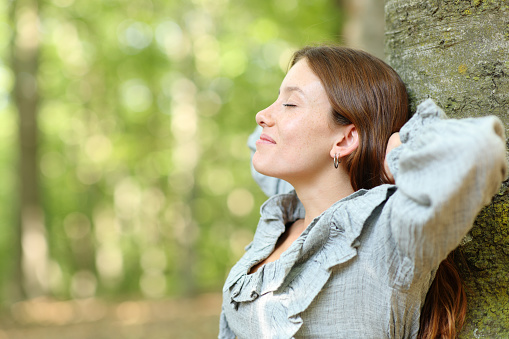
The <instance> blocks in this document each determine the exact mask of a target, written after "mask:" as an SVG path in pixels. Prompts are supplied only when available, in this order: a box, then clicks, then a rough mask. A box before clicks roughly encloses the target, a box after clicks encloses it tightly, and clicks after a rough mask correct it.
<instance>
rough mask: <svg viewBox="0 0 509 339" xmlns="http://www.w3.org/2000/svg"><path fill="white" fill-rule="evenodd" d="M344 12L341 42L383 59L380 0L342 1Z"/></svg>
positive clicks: (382, 19) (382, 18)
mask: <svg viewBox="0 0 509 339" xmlns="http://www.w3.org/2000/svg"><path fill="white" fill-rule="evenodd" d="M340 4H341V6H342V8H343V9H344V11H345V23H344V26H343V40H344V42H345V44H346V45H347V46H349V47H354V48H360V49H362V50H365V51H366V52H369V53H371V54H373V55H374V56H377V57H379V58H380V59H383V58H384V4H383V1H380V0H342V1H340Z"/></svg>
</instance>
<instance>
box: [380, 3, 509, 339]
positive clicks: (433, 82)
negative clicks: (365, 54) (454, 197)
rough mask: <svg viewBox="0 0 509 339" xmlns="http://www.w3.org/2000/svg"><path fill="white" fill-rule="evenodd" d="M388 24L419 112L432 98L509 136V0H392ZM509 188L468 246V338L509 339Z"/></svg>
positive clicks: (389, 51)
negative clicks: (489, 119)
mask: <svg viewBox="0 0 509 339" xmlns="http://www.w3.org/2000/svg"><path fill="white" fill-rule="evenodd" d="M385 18H386V27H385V35H386V39H385V53H386V58H387V62H388V63H389V64H390V65H391V66H392V67H394V68H395V69H396V71H397V72H398V73H399V74H400V76H401V78H402V79H403V81H404V82H405V83H406V85H407V87H408V90H409V94H410V98H411V106H412V109H413V110H415V107H416V106H417V105H418V103H419V102H421V101H422V100H423V99H426V98H428V97H430V98H432V99H433V100H435V101H436V102H437V103H438V104H439V105H440V106H441V107H442V108H443V109H444V110H445V112H446V113H447V114H448V115H449V116H450V117H453V118H464V117H475V116H485V115H497V116H498V117H499V118H500V119H502V121H503V122H504V125H505V128H506V135H509V133H508V132H509V131H508V128H509V60H508V58H507V56H508V51H509V0H472V1H470V0H468V1H467V0H442V1H440V0H425V1H422V0H386V1H385ZM479 161H482V159H479ZM508 186H509V183H508V182H506V183H505V184H504V185H503V186H502V188H501V190H500V193H499V194H497V195H496V196H495V197H494V199H493V202H492V203H491V204H490V205H489V206H487V207H486V208H484V209H483V210H482V211H481V213H480V214H479V216H478V218H477V219H476V221H475V224H474V227H473V229H472V231H471V232H470V234H469V236H468V237H467V238H466V240H465V241H464V243H463V244H462V245H461V246H460V252H462V253H463V256H464V258H465V264H462V263H461V262H459V264H460V272H461V275H462V277H463V279H464V282H465V285H466V287H467V295H468V299H469V302H468V304H469V306H468V307H469V308H468V313H467V323H466V325H465V327H464V329H463V331H462V333H461V335H460V338H509V188H508Z"/></svg>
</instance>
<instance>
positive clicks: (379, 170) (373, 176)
mask: <svg viewBox="0 0 509 339" xmlns="http://www.w3.org/2000/svg"><path fill="white" fill-rule="evenodd" d="M301 59H306V61H307V62H308V64H309V67H310V68H311V69H312V71H313V72H314V73H315V74H316V76H318V78H320V80H321V81H322V84H323V86H324V88H325V91H326V93H327V96H328V98H329V101H330V104H331V106H332V118H333V120H334V122H335V123H337V124H339V125H349V124H354V125H355V127H356V128H357V132H358V133H359V147H358V148H357V149H356V150H355V151H354V152H353V153H351V154H350V155H348V156H347V157H346V159H345V163H346V169H347V171H348V173H349V175H350V181H351V184H352V187H353V189H354V190H359V189H361V188H365V189H370V188H373V187H375V186H378V185H381V184H384V183H390V182H389V181H390V180H389V177H388V176H387V173H386V172H385V170H384V166H383V164H384V160H385V152H386V147H387V143H388V141H389V138H390V136H391V135H392V134H393V133H395V132H398V131H399V130H400V128H401V127H402V126H403V125H404V124H405V122H406V121H408V119H409V118H410V114H409V109H408V96H407V92H406V87H405V84H404V83H403V81H402V80H401V78H400V77H399V75H398V74H397V73H396V71H394V70H393V69H392V68H391V67H390V66H389V65H387V64H386V63H385V62H383V61H382V60H380V59H378V58H376V57H374V56H372V55H370V54H368V53H366V52H363V51H359V50H355V49H351V48H346V47H340V46H317V47H305V48H303V49H301V50H299V51H297V52H296V53H295V54H294V56H293V58H292V61H291V63H290V67H292V66H293V65H295V64H296V63H297V62H298V61H299V60H301ZM465 314H466V295H465V291H464V288H463V285H462V282H461V279H460V276H459V274H458V271H457V269H456V267H455V265H454V262H453V260H452V258H451V256H449V257H448V258H447V259H446V260H444V261H443V262H442V263H441V264H440V266H439V267H438V270H437V272H436V275H435V279H434V280H433V283H432V285H431V287H430V289H429V291H428V294H427V295H426V299H425V302H424V306H423V308H422V312H421V320H420V328H419V334H418V338H420V339H435V338H453V337H455V336H456V333H457V332H459V330H460V329H461V326H462V325H463V322H464V319H465Z"/></svg>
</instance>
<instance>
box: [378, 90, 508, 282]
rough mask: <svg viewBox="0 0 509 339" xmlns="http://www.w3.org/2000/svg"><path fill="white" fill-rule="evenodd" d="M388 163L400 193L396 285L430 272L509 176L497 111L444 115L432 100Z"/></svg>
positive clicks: (393, 227) (394, 219)
mask: <svg viewBox="0 0 509 339" xmlns="http://www.w3.org/2000/svg"><path fill="white" fill-rule="evenodd" d="M399 137H400V139H401V142H402V144H401V146H399V147H397V148H395V149H394V150H392V151H391V152H390V153H389V154H388V156H387V161H388V165H389V169H390V172H391V173H392V175H393V176H394V179H395V183H396V186H397V191H396V192H395V193H394V195H393V196H392V197H391V198H390V199H389V201H388V207H389V210H388V211H389V213H390V216H389V220H390V232H391V236H392V239H393V241H394V242H395V244H394V247H395V248H396V251H397V255H396V256H395V257H393V258H392V259H393V260H396V261H397V264H398V265H397V267H398V270H399V273H398V274H397V277H396V278H397V283H398V281H399V284H403V285H406V284H407V283H409V281H408V279H413V277H415V276H416V275H418V274H420V273H421V272H425V271H430V270H432V269H433V268H436V267H437V266H438V264H439V263H440V262H441V261H442V260H443V259H445V257H446V256H447V254H448V253H449V252H450V251H452V250H453V249H454V248H455V247H456V246H458V244H459V242H460V241H461V239H462V238H463V237H464V236H465V235H466V233H467V232H468V231H469V229H470V228H471V226H472V224H473V221H474V219H475V217H476V216H477V214H478V213H479V211H480V210H481V208H482V207H483V206H484V205H487V204H488V203H489V202H490V201H491V198H492V196H493V195H494V194H495V193H496V192H497V190H498V189H499V187H500V183H501V182H502V180H504V178H505V177H506V174H507V161H506V157H505V137H504V128H503V125H502V123H501V122H500V120H499V119H498V118H496V117H484V118H476V119H462V120H454V119H450V120H448V119H445V114H444V113H443V111H442V110H441V109H440V108H438V107H437V106H436V105H435V103H434V102H433V101H432V100H426V101H425V102H424V103H422V104H421V105H419V107H418V110H417V113H416V115H414V117H412V119H410V121H409V122H408V123H407V124H405V126H403V128H402V129H401V131H400V135H399Z"/></svg>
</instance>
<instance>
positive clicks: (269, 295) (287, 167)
mask: <svg viewBox="0 0 509 339" xmlns="http://www.w3.org/2000/svg"><path fill="white" fill-rule="evenodd" d="M443 117H444V113H443V112H442V111H441V110H440V109H439V108H438V107H437V106H436V105H435V104H434V103H433V102H432V101H431V100H427V101H425V102H424V103H422V104H421V105H420V106H419V108H418V110H417V113H416V114H415V115H414V116H413V117H412V118H411V119H410V120H409V121H408V122H407V120H408V118H409V116H408V109H407V95H406V90H405V86H404V84H403V83H402V81H401V79H400V78H399V76H398V75H397V74H396V73H395V72H394V70H392V69H391V68H390V67H389V66H388V65H386V64H385V63H384V62H383V61H381V60H379V59H377V58H375V57H373V56H371V55H369V54H367V53H364V52H361V51H356V50H352V49H348V48H342V47H334V46H322V47H313V48H311V47H308V48H304V49H302V50H300V51H298V52H296V53H295V55H294V58H293V61H292V63H291V68H290V70H289V71H288V74H287V75H286V77H285V79H284V80H283V83H282V85H281V88H280V92H279V96H278V98H277V100H276V101H275V102H274V103H273V104H272V105H271V106H269V107H268V108H266V109H265V110H262V111H261V112H259V113H258V114H257V116H256V121H257V123H258V125H259V126H260V127H261V129H262V134H261V135H260V137H259V138H255V139H257V141H256V152H255V153H254V155H253V159H252V161H253V166H254V168H255V169H256V171H257V172H259V173H261V174H262V175H264V176H269V177H275V178H279V179H281V180H284V181H286V182H288V183H290V184H291V185H292V186H293V188H294V189H295V191H291V192H289V193H286V194H277V195H275V196H272V197H271V198H269V200H267V202H265V203H264V205H263V206H262V207H261V219H260V222H259V224H258V228H257V230H256V234H255V237H254V240H253V242H252V243H251V244H250V245H249V246H248V247H247V248H246V253H245V255H244V256H243V257H242V258H241V259H240V260H239V262H238V263H237V264H236V265H235V266H234V267H233V268H232V270H231V272H230V274H229V276H228V278H227V280H226V283H225V286H224V289H223V296H224V299H223V312H222V314H221V325H220V327H221V328H220V333H219V337H220V338H235V337H238V338H292V337H295V338H299V337H308V338H416V337H419V338H434V337H440V336H441V335H443V336H445V337H447V336H449V337H450V336H453V335H454V333H455V331H456V325H460V324H457V322H458V319H457V317H458V316H459V317H460V318H461V317H462V316H464V313H465V310H464V307H463V306H462V305H464V303H463V301H462V298H461V295H460V297H459V298H457V297H456V296H455V292H454V291H453V292H451V293H450V294H451V295H452V296H453V299H452V302H449V303H447V302H446V303H445V304H436V303H437V300H438V301H441V300H444V299H445V300H447V299H448V298H447V297H449V296H450V295H447V296H443V297H441V296H440V295H438V297H436V296H435V297H429V296H428V298H426V295H427V292H428V290H430V286H431V285H432V283H433V280H434V278H435V275H437V277H438V276H440V277H444V276H445V277H446V278H445V279H442V280H440V282H439V283H440V284H443V283H444V281H445V284H446V285H447V284H448V286H447V287H448V288H446V289H441V288H440V286H438V289H437V288H434V289H433V290H434V291H435V290H438V294H440V293H444V292H443V291H445V292H448V291H451V289H450V288H449V287H451V286H452V288H453V289H454V288H457V287H458V286H455V285H458V281H457V279H458V278H457V277H455V276H454V274H452V278H448V277H449V275H448V273H450V271H448V268H447V267H445V271H446V272H445V275H444V274H442V273H440V271H441V270H443V268H441V269H440V270H439V273H437V268H438V267H439V264H440V262H441V261H443V260H444V259H446V257H447V255H448V254H449V253H450V252H451V251H452V250H453V249H454V248H455V247H456V246H457V245H458V244H459V242H460V241H461V239H462V238H463V236H464V235H465V234H466V233H467V232H468V230H469V229H470V227H471V225H472V223H473V220H474V218H475V216H476V214H477V213H478V212H479V210H480V209H481V207H482V206H483V205H485V204H487V203H489V202H490V199H491V197H492V195H493V194H494V193H495V192H496V191H497V189H498V187H499V185H500V183H501V181H502V180H503V179H504V178H505V175H506V159H505V145H504V143H505V139H504V132H503V131H504V129H503V126H502V125H501V123H500V121H499V120H498V119H497V118H496V117H486V118H479V119H465V120H443V119H442V118H443ZM400 129H401V131H400V133H397V132H398V131H399V130H400ZM400 144H401V146H399V145H400ZM397 146H399V147H397ZM386 154H387V159H386ZM262 178H265V177H262ZM273 180H276V179H263V182H262V184H263V185H264V186H265V191H266V192H270V193H275V192H274V191H275V189H274V187H280V186H279V185H280V183H278V182H277V181H273ZM394 182H395V185H393V184H392V183H394ZM267 186H272V187H273V188H270V187H269V188H267ZM451 279H452V280H451ZM459 286H461V284H459ZM430 293H432V292H430ZM444 305H445V307H446V308H447V309H445V312H444V313H446V314H447V313H449V314H453V316H452V317H447V316H440V314H438V316H436V315H435V316H432V313H433V312H430V313H428V311H425V310H428V309H431V311H434V309H441V308H443V307H444ZM458 305H459V307H458ZM421 310H423V311H422V312H423V315H422V317H421ZM449 311H451V312H449ZM455 316H456V318H455ZM420 322H421V323H422V325H420ZM460 322H461V319H460ZM419 329H421V330H419Z"/></svg>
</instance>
